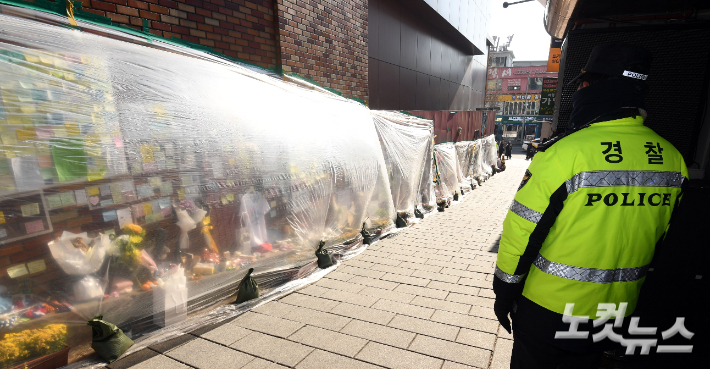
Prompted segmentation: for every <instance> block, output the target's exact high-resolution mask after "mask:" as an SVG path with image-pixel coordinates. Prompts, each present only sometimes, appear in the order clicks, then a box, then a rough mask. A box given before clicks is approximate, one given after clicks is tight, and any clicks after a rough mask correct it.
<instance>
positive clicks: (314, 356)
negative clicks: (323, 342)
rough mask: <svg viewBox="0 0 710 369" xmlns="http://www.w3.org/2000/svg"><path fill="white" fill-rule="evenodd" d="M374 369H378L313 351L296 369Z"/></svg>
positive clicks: (352, 360) (363, 363)
mask: <svg viewBox="0 0 710 369" xmlns="http://www.w3.org/2000/svg"><path fill="white" fill-rule="evenodd" d="M336 368H337V369H376V368H379V367H377V366H374V365H372V364H368V363H365V362H362V361H359V360H354V359H351V358H348V357H345V356H340V355H336V354H333V353H330V352H326V351H321V350H315V351H313V352H311V354H310V355H308V356H307V357H306V358H305V359H303V361H301V362H300V363H299V364H298V365H297V366H296V369H336Z"/></svg>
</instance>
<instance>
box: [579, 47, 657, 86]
mask: <svg viewBox="0 0 710 369" xmlns="http://www.w3.org/2000/svg"><path fill="white" fill-rule="evenodd" d="M652 60H653V55H652V54H651V52H650V51H648V50H646V49H645V48H643V47H641V46H636V45H631V44H627V43H624V42H614V43H610V44H603V45H598V46H596V47H594V49H593V50H592V53H591V54H590V55H589V59H587V65H586V66H585V67H584V69H582V73H580V74H579V75H578V76H577V77H575V78H574V79H573V80H572V81H570V82H569V83H568V84H567V85H568V86H569V85H571V84H574V83H577V82H579V81H580V80H582V81H583V80H584V73H586V72H593V73H599V74H606V75H608V76H614V77H625V78H629V79H630V80H635V81H645V80H646V79H647V78H648V72H649V70H650V69H651V61H652Z"/></svg>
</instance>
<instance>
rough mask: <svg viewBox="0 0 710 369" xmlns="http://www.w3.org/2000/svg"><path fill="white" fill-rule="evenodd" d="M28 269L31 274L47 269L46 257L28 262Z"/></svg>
mask: <svg viewBox="0 0 710 369" xmlns="http://www.w3.org/2000/svg"><path fill="white" fill-rule="evenodd" d="M27 269H29V270H30V274H35V273H39V272H42V271H45V270H47V264H45V263H44V259H39V260H35V261H31V262H29V263H27Z"/></svg>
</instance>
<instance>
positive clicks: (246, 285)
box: [234, 268, 259, 304]
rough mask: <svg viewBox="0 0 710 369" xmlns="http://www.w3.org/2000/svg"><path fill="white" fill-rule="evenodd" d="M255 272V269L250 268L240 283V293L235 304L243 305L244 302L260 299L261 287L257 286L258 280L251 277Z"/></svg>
mask: <svg viewBox="0 0 710 369" xmlns="http://www.w3.org/2000/svg"><path fill="white" fill-rule="evenodd" d="M253 271H254V268H249V271H248V272H247V275H245V276H244V278H243V279H242V281H241V282H239V291H238V292H237V301H235V302H234V303H235V304H241V303H242V302H244V301H249V300H253V299H255V298H258V297H259V286H258V285H257V284H256V280H254V278H252V277H251V273H252V272H253Z"/></svg>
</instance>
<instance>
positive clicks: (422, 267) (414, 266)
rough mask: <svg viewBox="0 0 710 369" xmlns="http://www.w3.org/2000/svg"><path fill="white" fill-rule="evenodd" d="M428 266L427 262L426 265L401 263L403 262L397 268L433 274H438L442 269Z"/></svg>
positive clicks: (436, 266)
mask: <svg viewBox="0 0 710 369" xmlns="http://www.w3.org/2000/svg"><path fill="white" fill-rule="evenodd" d="M429 264H430V263H429V262H427V264H419V263H411V262H409V261H403V262H401V264H399V266H400V267H402V268H409V269H416V270H425V271H427V272H434V273H437V272H439V271H440V270H441V268H442V267H440V266H438V265H429Z"/></svg>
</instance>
